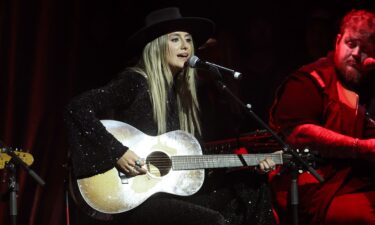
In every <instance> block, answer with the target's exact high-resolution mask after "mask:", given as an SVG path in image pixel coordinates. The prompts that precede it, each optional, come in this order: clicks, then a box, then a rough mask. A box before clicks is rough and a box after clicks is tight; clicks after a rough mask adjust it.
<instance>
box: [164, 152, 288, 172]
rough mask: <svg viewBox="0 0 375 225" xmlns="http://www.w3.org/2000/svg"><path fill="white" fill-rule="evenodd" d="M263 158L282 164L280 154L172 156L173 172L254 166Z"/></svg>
mask: <svg viewBox="0 0 375 225" xmlns="http://www.w3.org/2000/svg"><path fill="white" fill-rule="evenodd" d="M265 158H270V159H272V160H273V161H274V162H275V163H276V164H278V165H279V164H283V157H282V155H281V154H240V155H235V154H220V155H182V156H172V158H171V159H172V168H173V170H194V169H209V168H227V167H242V166H256V165H258V164H259V162H260V161H262V160H264V159H265Z"/></svg>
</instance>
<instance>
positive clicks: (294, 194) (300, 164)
mask: <svg viewBox="0 0 375 225" xmlns="http://www.w3.org/2000/svg"><path fill="white" fill-rule="evenodd" d="M210 71H211V72H213V73H215V74H216V75H217V78H216V79H215V81H216V84H217V86H218V87H219V89H221V90H223V91H224V92H225V93H227V94H228V95H229V96H230V97H231V98H232V99H233V100H234V101H235V102H237V103H238V104H239V105H240V106H241V107H242V108H244V109H245V112H246V113H247V114H249V115H250V116H251V117H252V118H253V119H255V120H256V121H257V122H258V123H259V124H260V125H261V126H262V127H263V128H264V129H266V130H267V131H268V132H270V133H271V135H272V136H273V137H274V138H275V139H276V141H277V142H278V143H279V144H280V145H281V146H282V150H283V152H284V153H288V154H290V155H291V156H292V158H293V160H291V161H290V163H291V166H290V167H291V168H292V181H291V189H290V190H291V199H290V201H291V207H292V218H293V219H292V220H293V225H298V204H299V200H298V170H299V168H302V169H303V170H307V171H309V172H310V174H312V175H313V176H314V177H315V179H317V180H318V181H319V182H320V183H323V182H324V179H323V177H322V176H320V174H318V173H317V172H316V170H314V169H313V168H312V166H310V165H309V164H308V163H307V162H306V161H305V160H303V159H302V158H301V157H300V156H299V155H298V154H297V153H296V152H295V151H293V150H292V149H291V148H290V146H289V145H288V144H287V143H286V142H285V141H283V140H282V138H281V137H280V136H279V135H277V134H276V133H275V132H274V131H273V130H272V129H271V128H270V127H269V126H268V125H267V124H266V123H265V122H264V121H263V120H262V119H261V118H260V117H259V116H258V115H257V114H256V113H254V112H253V111H252V109H251V105H250V104H245V103H244V102H243V101H241V100H240V99H239V98H238V97H237V96H236V95H235V94H233V92H232V91H231V90H230V89H229V88H228V87H227V85H225V84H224V83H223V82H222V81H221V78H222V75H221V73H220V71H219V70H218V69H217V68H215V67H211V68H210ZM219 78H220V79H219Z"/></svg>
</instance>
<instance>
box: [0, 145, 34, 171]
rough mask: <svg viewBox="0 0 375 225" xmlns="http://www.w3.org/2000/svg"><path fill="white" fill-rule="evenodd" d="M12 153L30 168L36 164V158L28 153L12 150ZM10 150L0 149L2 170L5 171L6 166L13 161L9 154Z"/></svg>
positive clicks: (0, 167) (0, 166)
mask: <svg viewBox="0 0 375 225" xmlns="http://www.w3.org/2000/svg"><path fill="white" fill-rule="evenodd" d="M11 151H12V152H14V154H16V156H18V157H19V158H20V159H21V160H22V161H23V162H24V163H26V165H28V166H30V165H31V164H33V162H34V157H33V156H32V155H31V154H30V153H27V152H23V151H22V150H21V149H17V148H16V149H14V150H13V149H12V150H11ZM7 152H8V150H7V149H5V148H0V169H4V168H5V166H6V164H7V163H8V162H9V161H10V160H11V159H12V156H10V155H9V154H8V153H7Z"/></svg>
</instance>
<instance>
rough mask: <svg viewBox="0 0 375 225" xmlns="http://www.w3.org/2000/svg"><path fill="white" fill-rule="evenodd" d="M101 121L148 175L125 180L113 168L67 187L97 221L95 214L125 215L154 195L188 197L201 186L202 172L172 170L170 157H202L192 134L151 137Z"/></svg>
mask: <svg viewBox="0 0 375 225" xmlns="http://www.w3.org/2000/svg"><path fill="white" fill-rule="evenodd" d="M101 122H102V123H103V125H104V126H105V127H106V129H107V130H108V132H110V133H111V134H112V135H113V136H114V137H115V138H116V139H117V140H119V141H120V142H121V143H122V144H123V145H124V146H128V147H129V149H131V150H132V151H134V152H135V153H136V154H137V155H138V156H139V157H141V158H143V159H144V160H145V162H146V167H147V171H148V172H147V174H145V175H140V176H135V177H126V176H125V175H124V174H122V173H120V171H119V170H117V169H116V168H113V169H111V170H109V171H107V172H105V173H102V174H98V175H95V176H92V177H88V178H83V179H79V180H77V183H76V184H71V185H72V186H73V187H72V189H73V192H76V191H77V189H78V192H79V195H77V193H73V197H74V198H75V199H76V200H77V199H80V198H81V199H83V200H84V202H85V203H86V207H88V208H89V209H93V211H92V212H91V213H90V214H91V216H93V217H99V218H100V216H95V215H108V214H117V213H122V212H126V211H128V210H131V209H133V208H135V207H137V206H139V205H140V204H142V203H143V202H144V201H146V200H147V199H148V198H149V197H150V196H151V195H153V194H155V193H158V192H165V193H170V194H174V195H180V196H189V195H192V194H194V193H196V192H197V191H198V190H199V189H200V188H201V186H202V185H203V181H204V170H203V169H198V170H177V171H175V170H173V169H172V161H171V157H172V156H175V155H202V150H201V147H200V145H199V142H198V141H197V140H196V139H195V138H194V137H193V136H192V135H190V134H188V133H186V132H183V131H172V132H169V133H165V134H163V135H160V136H155V137H154V136H148V135H146V134H144V133H142V132H141V131H139V130H137V129H136V128H134V127H132V126H130V125H128V124H126V123H122V122H119V121H114V120H102V121H101ZM74 189H75V190H74Z"/></svg>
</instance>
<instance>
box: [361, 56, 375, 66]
mask: <svg viewBox="0 0 375 225" xmlns="http://www.w3.org/2000/svg"><path fill="white" fill-rule="evenodd" d="M374 66H375V58H371V57H369V58H366V59H365V60H364V61H363V67H364V68H369V67H374Z"/></svg>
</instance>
